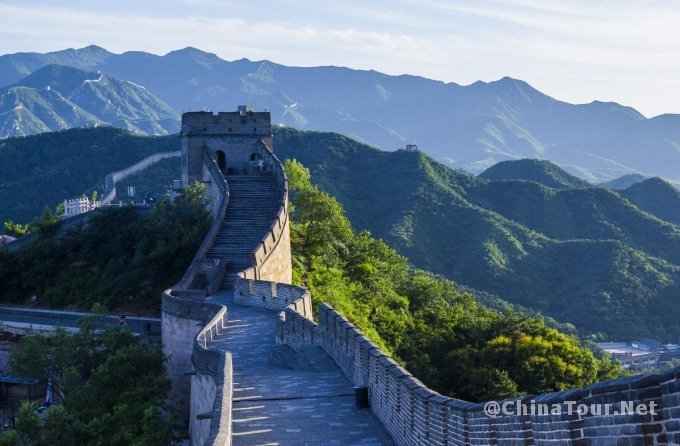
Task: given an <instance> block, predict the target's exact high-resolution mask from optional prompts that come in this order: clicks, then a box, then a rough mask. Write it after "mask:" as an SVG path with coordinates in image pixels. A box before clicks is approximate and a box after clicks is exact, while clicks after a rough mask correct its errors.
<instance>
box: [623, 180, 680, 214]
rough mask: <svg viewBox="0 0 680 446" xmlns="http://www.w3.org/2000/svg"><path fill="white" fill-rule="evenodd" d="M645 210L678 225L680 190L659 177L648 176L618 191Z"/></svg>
mask: <svg viewBox="0 0 680 446" xmlns="http://www.w3.org/2000/svg"><path fill="white" fill-rule="evenodd" d="M620 194H621V195H622V196H624V197H626V198H627V199H628V200H630V202H631V203H633V204H635V205H636V206H637V207H639V208H640V209H642V210H643V211H645V212H649V213H650V214H652V215H655V216H656V217H658V218H660V219H662V220H666V221H669V222H671V223H674V224H676V225H680V191H678V190H677V189H676V188H675V187H673V185H671V184H670V183H669V182H667V181H664V180H662V179H661V178H658V177H654V178H649V179H646V180H644V181H641V182H639V183H636V184H633V185H632V186H630V187H629V188H627V189H625V190H622V191H620Z"/></svg>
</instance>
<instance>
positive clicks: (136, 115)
mask: <svg viewBox="0 0 680 446" xmlns="http://www.w3.org/2000/svg"><path fill="white" fill-rule="evenodd" d="M178 121H179V114H178V113H177V112H176V111H175V110H173V109H172V107H170V106H169V105H168V104H166V103H165V102H163V101H162V100H160V99H158V98H157V97H155V96H154V95H152V94H151V93H149V91H148V90H147V89H146V88H144V87H142V86H140V85H137V84H134V83H132V82H128V81H122V80H118V79H115V78H112V77H110V76H107V75H105V74H103V73H101V72H89V71H83V70H79V69H77V68H72V67H64V66H59V65H48V66H46V67H43V68H41V69H39V70H37V71H35V72H34V73H32V74H30V75H29V76H27V77H26V78H24V79H22V80H20V81H19V82H17V83H16V84H14V85H11V86H8V87H5V88H0V138H6V137H10V136H24V135H31V134H35V133H42V132H48V131H56V130H64V129H68V128H74V127H83V126H93V125H112V126H114V127H119V128H123V129H126V130H130V131H135V132H138V133H143V134H152V135H165V134H168V133H172V132H175V131H177V130H178V129H179V126H178Z"/></svg>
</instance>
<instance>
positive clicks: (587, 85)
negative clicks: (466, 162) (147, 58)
mask: <svg viewBox="0 0 680 446" xmlns="http://www.w3.org/2000/svg"><path fill="white" fill-rule="evenodd" d="M12 1H16V2H17V3H15V4H11V2H12ZM41 2H42V4H41ZM97 3H99V2H97ZM137 3H139V2H137ZM60 4H62V5H66V6H62V7H55V6H53V4H51V2H47V1H45V0H36V2H35V3H34V2H32V3H31V5H30V6H28V5H27V4H26V3H18V0H9V2H5V3H4V4H2V5H0V14H2V16H3V17H9V18H11V19H9V20H5V21H4V23H3V27H2V29H0V52H3V53H7V52H16V51H48V50H58V49H63V48H66V47H81V46H85V45H88V44H98V45H101V46H103V47H105V48H107V49H109V50H111V51H114V52H122V51H126V50H144V51H150V52H154V53H157V54H164V53H166V52H168V51H171V50H174V49H178V48H182V47H186V46H195V47H198V48H200V49H203V50H205V51H210V52H214V53H216V54H218V55H219V56H220V57H223V58H226V59H238V58H241V57H248V58H250V59H255V60H257V59H270V60H273V61H275V62H280V63H284V64H289V65H302V66H314V65H331V64H332V65H342V66H349V67H354V68H362V69H376V70H379V71H384V72H387V73H391V74H401V73H410V74H417V75H423V76H427V77H432V78H436V79H441V80H444V81H454V82H458V83H464V84H467V83H471V82H474V81H476V80H478V79H482V80H493V79H497V78H500V77H502V76H505V75H510V76H513V77H518V78H521V79H524V80H526V81H528V82H530V83H531V84H533V85H534V86H536V87H537V88H540V89H543V90H544V92H545V93H547V94H550V95H553V96H556V97H558V98H560V99H564V100H569V101H574V102H589V101H591V100H593V99H603V100H615V101H618V102H621V103H624V104H628V105H632V106H635V107H637V108H639V109H640V110H641V111H643V112H645V113H647V114H658V113H662V112H669V111H676V112H680V105H678V104H680V91H678V89H677V85H678V81H676V79H680V59H679V58H678V57H677V55H678V54H679V51H680V38H679V37H677V32H676V28H677V23H680V7H678V6H675V5H676V4H675V3H672V2H669V1H658V0H657V1H651V0H650V1H632V0H620V1H613V0H604V1H601V2H590V1H587V0H574V1H570V2H558V1H556V0H541V1H532V0H487V1H479V2H469V1H463V0H446V1H443V0H391V1H387V0H376V1H375V2H371V3H370V4H367V3H365V2H359V1H358V0H352V1H345V2H332V3H327V2H308V1H303V0H290V1H285V2H283V1H276V0H270V1H268V2H262V1H260V2H237V1H227V0H219V1H218V0H174V1H168V2H166V4H165V6H164V7H163V8H160V9H158V8H157V7H154V8H151V7H149V6H148V5H147V6H146V7H144V6H142V5H139V6H137V5H136V3H133V2H132V1H131V0H120V1H119V2H116V3H111V4H108V3H106V2H104V4H102V5H96V4H95V6H92V2H85V1H84V0H70V1H62V2H60ZM369 5H370V6H369ZM142 7H144V8H146V9H140V8H142ZM104 8H105V9H104ZM159 11H160V12H159Z"/></svg>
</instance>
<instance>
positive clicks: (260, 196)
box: [207, 172, 281, 290]
mask: <svg viewBox="0 0 680 446" xmlns="http://www.w3.org/2000/svg"><path fill="white" fill-rule="evenodd" d="M226 179H227V183H228V184H229V205H228V206H227V211H226V213H225V216H224V220H223V221H222V225H221V227H220V230H219V232H218V233H217V236H216V237H215V241H214V242H213V245H212V246H211V247H210V250H209V251H208V254H207V257H208V258H209V259H222V260H224V261H226V262H227V269H226V272H225V274H224V279H223V281H222V288H224V289H226V290H231V289H233V287H234V278H235V277H236V274H237V273H238V272H240V271H243V270H244V269H246V268H248V267H250V266H253V260H252V258H251V254H252V253H253V251H254V250H255V248H257V245H258V244H259V243H260V241H262V238H264V235H265V234H266V232H267V231H268V230H269V229H270V228H271V225H272V222H273V221H274V219H275V218H276V211H277V210H278V209H279V206H280V205H281V202H280V195H281V191H280V189H279V187H278V185H277V184H276V178H275V177H274V175H272V174H271V173H269V172H265V173H263V174H260V175H227V176H226Z"/></svg>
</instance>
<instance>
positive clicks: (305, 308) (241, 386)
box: [162, 107, 680, 446]
mask: <svg viewBox="0 0 680 446" xmlns="http://www.w3.org/2000/svg"><path fill="white" fill-rule="evenodd" d="M181 140H182V155H181V156H182V184H183V185H187V184H191V183H193V182H194V181H202V182H203V183H204V184H206V186H207V188H206V191H207V195H208V196H209V197H210V209H211V212H212V214H213V218H214V222H213V224H212V227H211V229H210V231H209V233H208V235H207V236H206V238H205V240H204V241H203V244H202V245H201V247H200V249H199V250H198V252H197V253H196V256H195V258H194V259H193V261H192V263H191V265H190V266H189V268H188V269H187V271H186V273H185V275H184V277H183V278H182V280H181V281H180V282H179V283H178V284H177V285H175V286H174V287H172V288H171V289H169V290H167V291H166V292H165V293H164V294H163V322H162V335H163V350H164V352H165V354H166V355H167V356H168V370H169V374H170V377H171V379H172V381H173V390H172V393H171V397H170V403H171V404H172V405H173V406H174V408H175V409H176V410H178V411H179V413H181V414H183V415H184V416H185V417H188V420H189V425H190V435H191V444H192V445H231V444H247V445H254V444H289V445H298V444H300V445H304V444H310V445H312V444H314V445H316V444H328V445H350V444H363V445H367V444H397V445H439V446H443V445H446V446H448V445H487V444H488V445H495V444H499V445H651V444H680V369H674V370H671V371H669V372H667V373H663V374H651V375H642V376H633V377H626V378H621V379H617V380H610V381H604V382H601V383H598V384H595V385H592V386H590V387H587V388H585V389H576V390H569V391H564V392H557V393H551V394H545V395H538V396H523V397H518V398H516V399H511V400H508V401H511V402H512V404H516V403H525V404H526V403H529V402H531V401H535V402H536V403H541V404H550V405H555V407H559V408H561V410H560V414H557V413H540V414H539V413H534V414H532V413H526V414H525V413H521V414H517V415H504V416H497V417H488V416H487V415H485V412H484V410H483V409H484V405H483V404H481V403H480V404H477V403H469V402H465V401H461V400H456V399H453V398H448V397H445V396H442V395H440V394H438V393H437V392H435V391H433V390H431V389H429V388H427V387H426V386H425V385H424V384H422V383H421V382H420V381H418V380H417V379H416V378H415V377H413V376H412V375H411V374H410V373H409V372H408V371H407V370H405V369H404V368H402V367H401V366H400V365H399V364H397V363H396V362H395V361H394V360H392V359H391V358H390V357H388V356H387V355H386V354H385V353H383V352H382V351H381V350H380V348H378V347H377V346H376V345H375V344H374V343H372V342H371V341H370V340H369V339H367V338H366V337H365V336H364V335H363V334H362V333H361V332H360V331H359V330H357V329H356V328H355V327H354V326H353V325H352V324H351V323H350V322H349V321H348V320H347V319H346V318H345V317H343V316H342V315H341V314H340V313H338V312H337V311H335V310H334V309H333V308H331V307H329V306H328V305H325V304H321V305H320V307H319V310H318V315H317V322H315V321H314V320H313V316H312V308H311V297H310V295H309V293H308V292H307V290H305V289H304V288H300V287H296V286H293V285H290V281H291V254H290V240H289V220H288V201H287V195H288V190H287V188H288V186H287V179H286V176H285V172H284V170H283V166H282V164H281V162H280V161H279V160H278V159H277V158H276V156H275V155H274V153H273V151H272V143H271V121H270V117H269V113H267V112H253V111H252V110H249V109H247V108H245V107H239V111H238V112H233V113H219V114H216V115H215V114H213V113H211V112H190V113H185V114H184V115H183V116H182V133H181ZM354 388H367V389H368V399H369V401H368V402H369V408H368V409H366V408H364V409H360V408H357V407H356V405H355V393H354ZM621 401H633V402H635V403H644V404H646V405H649V404H650V403H654V404H655V406H656V408H657V409H656V414H654V415H652V414H647V415H641V414H635V413H630V414H618V415H615V414H604V413H603V414H599V415H598V414H594V413H586V414H582V413H579V412H574V411H569V410H568V409H569V407H567V406H569V405H570V404H571V402H578V403H583V404H587V405H591V404H617V403H619V402H621Z"/></svg>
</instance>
